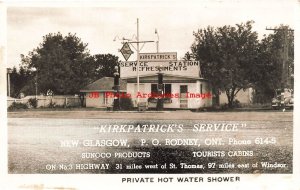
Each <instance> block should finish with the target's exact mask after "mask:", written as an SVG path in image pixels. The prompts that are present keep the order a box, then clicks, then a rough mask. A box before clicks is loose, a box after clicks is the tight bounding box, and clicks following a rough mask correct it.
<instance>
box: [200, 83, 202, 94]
mask: <svg viewBox="0 0 300 190" xmlns="http://www.w3.org/2000/svg"><path fill="white" fill-rule="evenodd" d="M200 94H202V84H200Z"/></svg>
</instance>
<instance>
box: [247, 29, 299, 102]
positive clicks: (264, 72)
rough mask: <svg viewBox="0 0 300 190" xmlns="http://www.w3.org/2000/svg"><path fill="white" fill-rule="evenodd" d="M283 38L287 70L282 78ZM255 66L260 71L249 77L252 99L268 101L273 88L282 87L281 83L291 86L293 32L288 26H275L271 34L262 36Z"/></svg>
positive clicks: (287, 86)
mask: <svg viewBox="0 0 300 190" xmlns="http://www.w3.org/2000/svg"><path fill="white" fill-rule="evenodd" d="M285 38H287V41H286V42H287V44H286V45H287V49H288V59H287V61H288V64H287V65H288V66H289V70H288V71H289V72H288V76H286V78H285V79H282V72H283V69H282V68H283V61H284V59H283V58H284V45H285ZM256 67H257V68H258V69H257V70H259V71H260V72H259V73H258V74H257V76H256V78H252V79H251V80H252V81H253V83H254V84H255V90H256V93H255V96H254V101H256V102H258V103H265V102H270V100H271V98H272V97H273V96H274V90H275V89H279V88H282V85H284V86H285V87H286V88H292V87H293V73H294V34H293V31H291V30H290V28H289V27H288V26H284V25H281V26H279V27H276V29H275V31H274V33H273V34H269V35H268V36H266V35H265V36H264V38H263V39H262V40H261V42H260V44H259V48H258V61H257V62H256ZM287 79H288V81H286V80H287Z"/></svg>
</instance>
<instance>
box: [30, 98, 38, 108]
mask: <svg viewBox="0 0 300 190" xmlns="http://www.w3.org/2000/svg"><path fill="white" fill-rule="evenodd" d="M28 103H29V105H30V106H31V107H33V108H37V104H38V100H37V99H35V98H30V99H29V100H28Z"/></svg>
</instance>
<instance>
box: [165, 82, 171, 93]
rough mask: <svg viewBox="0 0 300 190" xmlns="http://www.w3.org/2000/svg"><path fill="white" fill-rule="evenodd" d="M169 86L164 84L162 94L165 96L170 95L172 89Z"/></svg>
mask: <svg viewBox="0 0 300 190" xmlns="http://www.w3.org/2000/svg"><path fill="white" fill-rule="evenodd" d="M171 87H172V86H171V84H165V90H164V93H165V94H171V93H172V88H171Z"/></svg>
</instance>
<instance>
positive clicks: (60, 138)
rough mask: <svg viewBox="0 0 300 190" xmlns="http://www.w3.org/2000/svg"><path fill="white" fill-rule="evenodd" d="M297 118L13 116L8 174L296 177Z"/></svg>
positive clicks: (279, 114)
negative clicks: (263, 174) (215, 174)
mask: <svg viewBox="0 0 300 190" xmlns="http://www.w3.org/2000/svg"><path fill="white" fill-rule="evenodd" d="M292 118H293V112H223V113H221V112H216V113H214V112H207V113H204V112H201V113H195V112H188V111H178V112H177V111H176V112H161V113H154V112H153V113H152V112H151V113H132V112H119V113H112V112H96V111H88V112H82V111H74V112H64V111H56V112H36V111H35V112H14V113H9V115H8V158H9V173H291V172H292V150H293V142H292V139H293V138H292V137H293V121H292ZM110 125H111V126H110ZM150 125H151V126H150ZM109 126H110V127H109ZM200 126H202V128H201V129H200ZM216 126H219V127H216ZM222 126H223V128H222ZM232 126H236V128H234V127H232ZM230 141H231V142H230ZM90 157H92V158H90ZM262 163H265V164H267V165H268V164H273V165H271V166H273V167H269V166H270V165H268V166H263V165H262ZM275 163H276V164H275ZM255 164H258V166H256V167H255ZM165 166H166V168H164V167H165ZM95 167H96V168H95Z"/></svg>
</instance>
